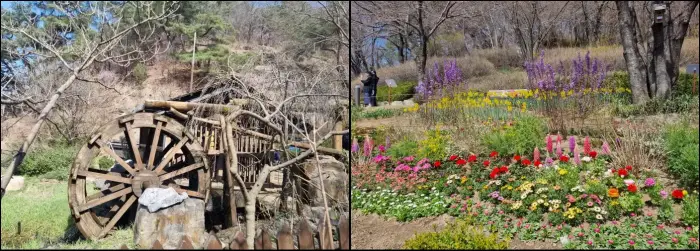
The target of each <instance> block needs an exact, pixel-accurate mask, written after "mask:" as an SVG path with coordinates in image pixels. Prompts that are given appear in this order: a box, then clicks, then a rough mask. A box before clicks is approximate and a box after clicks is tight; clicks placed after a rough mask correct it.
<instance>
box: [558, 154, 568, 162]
mask: <svg viewBox="0 0 700 251" xmlns="http://www.w3.org/2000/svg"><path fill="white" fill-rule="evenodd" d="M559 160H561V161H562V162H569V156H566V155H562V156H561V157H559Z"/></svg>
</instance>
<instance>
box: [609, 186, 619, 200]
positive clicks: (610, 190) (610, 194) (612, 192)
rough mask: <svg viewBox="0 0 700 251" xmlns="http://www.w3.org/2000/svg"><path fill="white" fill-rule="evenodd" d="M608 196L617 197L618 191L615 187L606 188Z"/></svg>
mask: <svg viewBox="0 0 700 251" xmlns="http://www.w3.org/2000/svg"><path fill="white" fill-rule="evenodd" d="M608 196H609V197H610V198H617V197H619V196H620V192H619V191H617V188H610V189H608Z"/></svg>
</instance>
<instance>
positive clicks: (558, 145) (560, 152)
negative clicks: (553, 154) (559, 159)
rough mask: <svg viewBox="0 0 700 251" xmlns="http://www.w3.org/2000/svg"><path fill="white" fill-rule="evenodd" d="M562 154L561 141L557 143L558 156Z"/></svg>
mask: <svg viewBox="0 0 700 251" xmlns="http://www.w3.org/2000/svg"><path fill="white" fill-rule="evenodd" d="M561 155H562V150H561V142H560V143H557V156H561Z"/></svg>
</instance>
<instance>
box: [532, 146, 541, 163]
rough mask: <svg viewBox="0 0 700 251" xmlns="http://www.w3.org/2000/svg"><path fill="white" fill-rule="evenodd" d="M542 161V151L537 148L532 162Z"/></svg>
mask: <svg viewBox="0 0 700 251" xmlns="http://www.w3.org/2000/svg"><path fill="white" fill-rule="evenodd" d="M535 160H540V149H539V148H537V147H535V152H534V153H533V154H532V161H535Z"/></svg>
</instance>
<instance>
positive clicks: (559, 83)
mask: <svg viewBox="0 0 700 251" xmlns="http://www.w3.org/2000/svg"><path fill="white" fill-rule="evenodd" d="M590 54H591V52H590V51H589V52H587V53H586V56H585V59H582V58H581V54H580V53H579V55H578V58H577V59H573V60H572V65H571V70H569V71H565V70H564V64H563V63H562V62H561V61H560V62H559V67H558V68H557V71H554V68H553V67H552V65H551V64H545V63H544V50H542V52H541V53H540V59H539V61H532V62H525V65H524V67H525V71H526V72H527V79H528V89H539V90H543V91H569V90H574V91H576V92H580V91H582V90H584V89H587V88H590V89H593V90H595V89H598V88H601V87H602V84H603V81H604V80H605V78H606V77H607V75H606V74H607V70H608V69H609V65H606V64H604V63H602V62H601V61H599V60H598V59H593V60H592V61H591V57H590Z"/></svg>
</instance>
